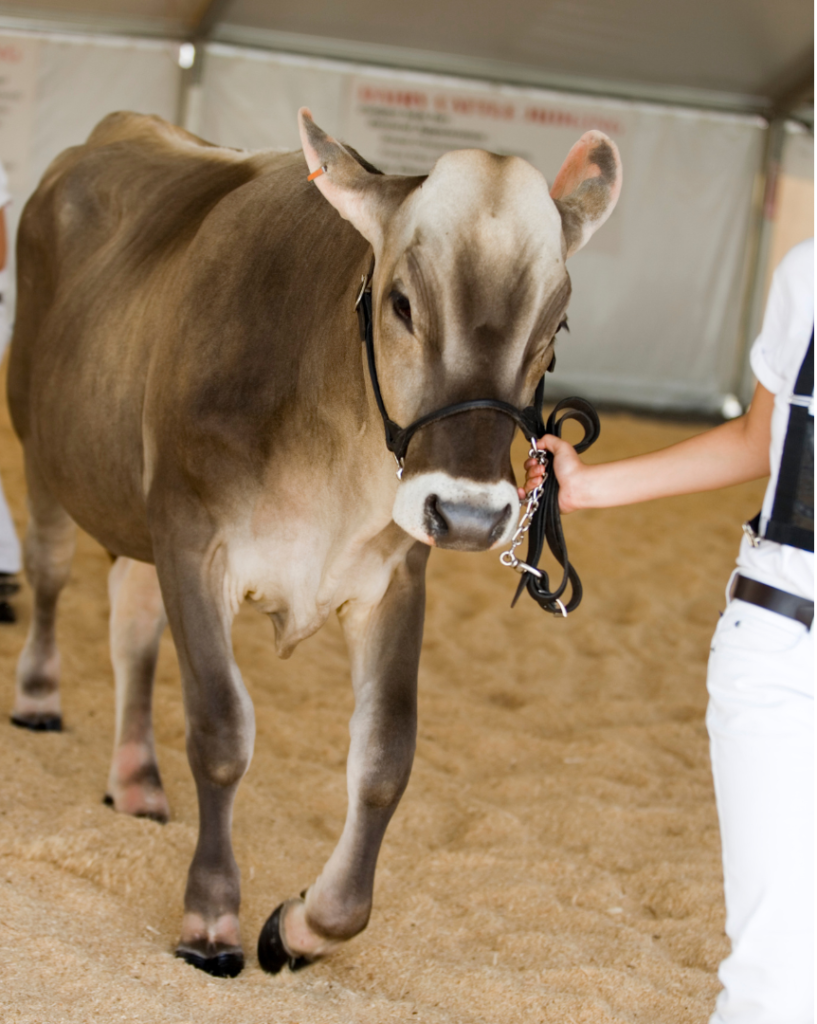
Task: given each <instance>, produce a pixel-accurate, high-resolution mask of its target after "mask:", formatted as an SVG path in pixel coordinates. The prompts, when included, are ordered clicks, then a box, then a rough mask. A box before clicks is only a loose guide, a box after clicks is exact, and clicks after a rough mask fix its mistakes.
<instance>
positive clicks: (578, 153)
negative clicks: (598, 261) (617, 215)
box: [550, 131, 621, 258]
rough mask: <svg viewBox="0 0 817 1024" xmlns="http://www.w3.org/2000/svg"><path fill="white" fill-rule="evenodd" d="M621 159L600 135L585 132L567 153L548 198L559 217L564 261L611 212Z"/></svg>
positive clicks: (617, 190)
mask: <svg viewBox="0 0 817 1024" xmlns="http://www.w3.org/2000/svg"><path fill="white" fill-rule="evenodd" d="M620 192H621V158H620V157H619V155H618V148H617V146H616V144H615V142H613V140H612V139H609V138H608V137H607V136H606V135H605V134H604V132H598V131H592V132H585V134H584V135H582V137H581V138H580V139H579V141H578V142H577V143H576V145H575V146H574V147H573V148H572V149H571V150H570V152H569V153H568V154H567V159H566V160H565V162H564V163H563V164H562V169H561V170H560V171H559V173H558V174H557V175H556V180H555V181H554V182H553V188H551V190H550V195H551V198H552V199H553V201H554V202H555V203H556V207H557V209H558V210H559V213H560V214H561V217H562V233H563V235H564V240H565V250H566V251H565V258H567V257H568V256H572V255H573V253H574V252H578V251H579V249H581V247H582V246H583V245H584V244H585V243H586V242H588V241H589V239H590V238H591V236H592V235H593V234H594V232H596V231H597V230H598V229H599V228H600V227H601V226H602V224H603V223H604V222H605V221H606V220H607V218H608V217H609V216H610V214H611V213H612V212H613V210H614V209H615V205H616V202H617V200H618V196H619V193H620Z"/></svg>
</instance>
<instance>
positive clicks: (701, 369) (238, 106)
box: [0, 33, 765, 411]
mask: <svg viewBox="0 0 817 1024" xmlns="http://www.w3.org/2000/svg"><path fill="white" fill-rule="evenodd" d="M16 38H18V39H27V40H29V41H30V43H31V45H35V46H36V49H37V62H36V89H35V96H34V106H33V112H32V129H31V139H30V158H29V160H28V168H27V174H26V179H25V184H24V186H23V187H21V188H19V189H17V190H16V191H15V192H14V194H13V199H14V202H13V205H12V208H11V210H10V218H9V219H10V227H11V229H12V231H14V230H15V228H16V225H17V221H18V219H19V213H20V210H21V207H22V203H23V201H24V200H25V198H26V197H27V195H28V194H29V192H30V191H31V190H32V189H33V188H34V186H35V185H36V182H37V180H38V179H39V177H40V175H41V174H42V172H43V170H44V169H45V167H46V166H47V165H48V163H49V161H50V160H51V159H52V158H53V157H54V156H55V155H56V154H57V153H58V152H60V151H61V150H62V149H63V148H65V147H67V146H69V145H74V144H76V143H77V142H79V141H81V140H82V139H84V138H85V137H86V136H87V135H88V133H89V131H90V130H91V128H92V127H93V125H94V124H95V123H96V122H97V121H98V120H99V119H100V118H101V117H103V116H104V115H105V114H106V113H108V112H110V111H111V110H117V109H133V110H140V111H143V112H146V113H157V114H160V115H162V116H164V117H167V118H169V119H173V117H174V116H175V113H176V110H177V102H178V90H179V86H180V71H179V68H178V65H177V63H176V58H177V53H178V46H177V44H174V43H173V42H171V41H150V40H136V39H125V38H115V37H107V36H93V37H90V36H89V37H80V36H71V35H65V36H57V35H54V36H48V35H38V34H33V33H32V34H30V35H29V36H23V35H20V36H17V37H16ZM202 70H203V79H202V83H201V86H200V96H199V101H198V102H197V103H196V104H195V105H193V107H192V108H191V109H193V110H194V111H196V112H197V116H198V118H199V121H198V123H197V124H193V125H191V127H192V128H194V130H198V131H200V133H201V134H202V135H203V136H204V137H205V138H208V139H209V140H211V141H214V142H217V143H220V144H223V145H229V146H237V147H240V148H248V149H255V148H261V147H266V146H274V147H280V148H283V149H292V148H296V147H297V146H298V137H297V128H296V122H295V115H296V111H297V109H298V107H299V106H309V107H311V108H312V110H313V112H314V114H315V117H316V119H317V120H318V123H320V124H321V125H322V126H323V127H325V128H326V129H327V130H328V131H330V132H331V133H333V134H336V135H338V136H340V137H342V138H344V139H345V140H346V141H348V142H349V143H351V144H352V145H354V146H355V147H356V148H358V149H359V150H360V151H361V152H362V153H363V154H364V155H365V156H367V157H369V158H370V159H372V160H373V161H374V162H375V163H379V164H380V165H381V166H383V168H384V169H385V170H387V171H400V170H409V171H413V172H417V171H421V170H427V169H429V168H430V166H431V164H432V163H433V160H434V158H435V157H436V155H437V153H438V152H441V151H443V150H445V149H448V148H454V146H456V145H462V144H467V145H480V146H483V147H485V148H488V149H494V150H497V151H500V152H517V153H520V154H521V155H524V156H526V157H527V158H528V159H529V160H531V162H532V163H534V164H535V165H536V166H537V167H539V168H540V170H542V172H543V173H544V174H545V176H546V177H547V178H548V179H549V180H553V177H554V176H555V174H556V172H557V170H558V168H559V166H560V165H561V162H562V160H563V159H564V157H565V156H566V154H567V152H568V150H569V148H570V146H571V145H572V144H573V143H574V142H575V141H576V139H577V138H578V137H579V136H580V135H581V134H582V132H583V131H585V130H586V129H587V128H588V127H592V126H598V127H601V128H602V129H604V130H607V131H608V132H609V134H611V135H612V136H613V137H614V138H615V139H616V141H617V142H618V144H619V147H620V149H621V153H622V159H623V163H624V174H625V178H624V189H623V192H622V198H621V200H620V202H619V206H618V208H617V210H616V211H615V213H614V214H613V217H612V218H611V219H610V221H609V222H608V224H606V225H605V226H604V228H602V230H601V231H600V232H599V234H598V235H597V236H596V237H595V238H594V239H592V240H591V242H590V243H589V245H588V246H587V248H586V249H585V250H583V251H582V252H581V253H579V254H578V255H577V256H576V257H574V258H573V259H572V260H571V263H570V268H569V269H570V272H571V277H572V279H573V287H574V297H573V300H572V304H571V310H570V326H571V334H570V335H560V338H559V347H558V372H557V373H556V374H555V375H554V376H553V378H550V379H549V382H548V383H549V392H550V394H551V395H556V394H563V393H566V392H574V393H582V394H586V395H587V396H588V397H590V398H593V399H596V400H600V401H608V402H620V403H625V404H633V405H638V406H644V407H653V408H667V409H697V410H704V411H713V410H715V409H717V408H719V406H720V404H721V401H722V397H723V395H724V394H725V393H728V392H730V391H732V390H734V387H735V378H736V375H737V373H738V369H739V367H738V366H737V365H736V364H737V362H738V361H739V359H740V353H741V345H740V338H739V333H740V312H741V304H742V300H743V294H744V291H745V287H746V276H747V272H746V266H745V263H746V252H747V248H748V247H747V237H748V234H749V230H750V223H751V218H752V193H753V186H754V183H755V179H756V177H757V174H758V169H759V167H760V163H761V159H762V151H763V144H764V135H765V122H763V121H762V120H760V119H758V118H754V117H749V116H740V115H734V116H733V115H720V114H716V113H706V112H698V111H692V110H686V109H676V108H669V107H664V106H658V105H647V104H639V103H632V102H627V101H618V100H616V101H608V100H603V99H595V98H588V97H580V96H569V95H566V94H563V93H553V92H546V91H543V90H540V89H533V88H514V87H503V86H499V85H495V84H494V85H489V84H486V83H480V82H475V81H474V82H469V81H466V80H463V79H458V78H453V77H445V76H438V75H429V74H419V73H412V72H407V71H396V70H388V71H386V70H383V69H377V68H373V67H366V66H361V65H353V64H351V63H345V62H337V61H329V60H324V59H317V58H308V57H296V56H292V55H284V54H275V53H270V52H269V51H261V50H251V49H248V48H245V47H233V46H226V45H223V44H210V45H209V46H208V47H207V52H206V55H205V60H204V64H203V68H202ZM406 90H409V91H410V92H411V93H412V94H413V95H414V94H416V95H417V96H421V97H425V101H424V102H426V103H427V104H428V106H427V109H426V111H425V114H423V111H420V112H419V113H420V114H422V115H423V116H420V117H419V119H415V120H410V119H407V118H406V117H403V114H404V113H405V111H404V110H402V109H401V108H400V104H399V102H398V103H397V104H395V103H392V102H390V99H389V98H390V96H391V97H392V98H393V97H394V95H395V94H396V93H399V92H401V91H402V92H405V91H406ZM441 110H444V111H445V113H444V114H441V113H440V111H441ZM508 111H511V112H512V114H511V115H507V112H508ZM417 113H418V112H417V111H416V110H415V111H413V112H412V114H413V115H416V114H417ZM426 115H428V116H426ZM432 115H433V117H432ZM435 118H436V120H435ZM384 125H385V127H384ZM460 139H464V140H466V141H459V140H460ZM0 155H2V154H0ZM12 291H13V289H12ZM10 298H12V302H13V297H11V296H10Z"/></svg>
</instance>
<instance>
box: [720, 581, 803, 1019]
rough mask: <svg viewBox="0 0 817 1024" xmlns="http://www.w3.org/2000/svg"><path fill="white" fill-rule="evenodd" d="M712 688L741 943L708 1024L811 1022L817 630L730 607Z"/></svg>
mask: <svg viewBox="0 0 817 1024" xmlns="http://www.w3.org/2000/svg"><path fill="white" fill-rule="evenodd" d="M707 688H708V690H709V697H710V700H709V708H708V711H707V716H706V722H707V727H708V729H709V738H710V745H711V754H712V774H713V776H714V780H715V797H716V800H717V804H718V818H719V820H720V828H721V844H722V849H723V875H724V890H725V896H726V932H727V935H728V936H729V938H730V939H731V940H732V952H731V954H730V956H729V957H727V959H726V960H724V961H723V963H722V964H721V966H720V970H719V971H718V976H719V978H720V980H721V982H722V983H723V986H724V989H723V991H722V992H721V993H720V995H719V997H718V1001H717V1005H716V1009H715V1013H714V1014H713V1015H712V1017H711V1018H710V1024H812V1022H813V1021H814V920H813V918H814V731H813V730H814V635H813V633H812V632H810V631H809V630H807V629H806V628H805V626H803V625H801V624H800V623H799V622H795V621H794V620H793V619H788V618H785V617H784V616H782V615H778V614H777V613H776V612H770V611H767V610H766V609H764V608H758V607H757V606H755V605H752V604H747V603H746V602H744V601H732V602H731V603H730V604H729V606H728V607H727V609H726V611H725V612H724V614H723V616H722V618H721V620H720V622H719V624H718V628H717V629H716V630H715V636H714V638H713V642H712V654H711V655H710V659H709V673H708V679H707Z"/></svg>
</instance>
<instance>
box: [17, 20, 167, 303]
mask: <svg viewBox="0 0 817 1024" xmlns="http://www.w3.org/2000/svg"><path fill="white" fill-rule="evenodd" d="M4 42H6V43H10V44H14V45H15V46H16V47H18V48H20V49H22V50H25V51H27V55H28V56H29V59H30V60H32V61H33V82H32V90H31V91H32V95H31V96H30V97H28V98H27V102H29V103H30V106H31V109H30V111H29V114H28V117H29V120H30V127H29V132H28V154H27V156H28V159H27V160H26V161H25V166H24V169H23V173H22V174H21V175H20V176H16V180H14V179H13V180H12V202H11V205H10V207H9V208H8V210H7V217H8V229H9V237H10V238H15V237H16V233H17V225H18V223H19V219H20V214H21V212H22V208H23V206H24V204H25V201H26V199H27V198H28V196H29V195H30V194H31V192H32V191H33V190H34V188H35V187H36V185H37V182H38V181H39V179H40V177H41V176H42V174H43V172H44V171H45V169H46V168H47V167H48V165H49V163H50V162H51V161H52V160H53V159H54V157H55V156H56V155H57V154H58V153H60V152H61V151H62V150H63V149H66V148H67V147H68V146H74V145H76V144H77V143H78V142H82V141H83V140H84V139H85V138H87V136H88V135H89V133H90V131H91V129H92V128H93V127H94V125H95V124H97V122H98V121H100V120H101V119H102V118H103V117H104V116H105V115H106V114H109V113H111V111H114V110H139V111H143V112H144V113H150V114H159V115H160V116H162V117H166V118H168V119H170V120H172V119H173V118H174V116H175V113H176V103H177V96H178V90H179V81H180V69H179V66H178V61H177V55H178V44H174V43H172V42H165V41H152V40H135V39H124V38H121V39H120V38H115V37H109V36H87V37H84V36H75V35H65V36H60V35H54V36H51V35H40V34H37V35H35V34H31V35H27V34H19V35H18V34H15V35H12V36H0V46H2V45H3V43H4ZM1 118H2V114H0V127H1V126H2V121H1ZM1 137H2V136H0V138H1ZM0 158H3V154H2V153H0ZM13 262H14V260H13V250H12V252H11V260H10V268H11V271H12V273H11V274H10V280H11V282H13V280H14V277H13V269H14V267H13ZM8 304H9V310H10V312H13V306H14V287H13V284H12V286H11V287H10V288H9V295H8Z"/></svg>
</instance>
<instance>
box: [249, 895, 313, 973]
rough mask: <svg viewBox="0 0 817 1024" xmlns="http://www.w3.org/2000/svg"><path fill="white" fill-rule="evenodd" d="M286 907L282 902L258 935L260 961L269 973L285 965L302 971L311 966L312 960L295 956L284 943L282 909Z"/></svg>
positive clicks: (281, 968) (276, 971) (275, 971)
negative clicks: (282, 936)
mask: <svg viewBox="0 0 817 1024" xmlns="http://www.w3.org/2000/svg"><path fill="white" fill-rule="evenodd" d="M283 909H284V904H283V903H282V904H281V905H280V906H279V907H276V908H275V910H273V912H272V913H271V914H270V916H269V917H268V918H267V921H266V924H265V925H264V927H263V928H262V929H261V934H260V935H259V936H258V963H259V964H260V965H261V966H262V967H263V969H264V970H265V971H266V972H267V974H278V973H279V971H281V970H283V968H284V967H288V968H289V969H290V970H291V971H302V970H303V969H304V967H309V965H310V964H311V963H313V961H312V960H307V958H306V957H305V956H293V955H292V954H291V953H290V952H289V950H288V949H287V948H286V946H285V945H284V940H283V939H282V938H281V911H282V910H283Z"/></svg>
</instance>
